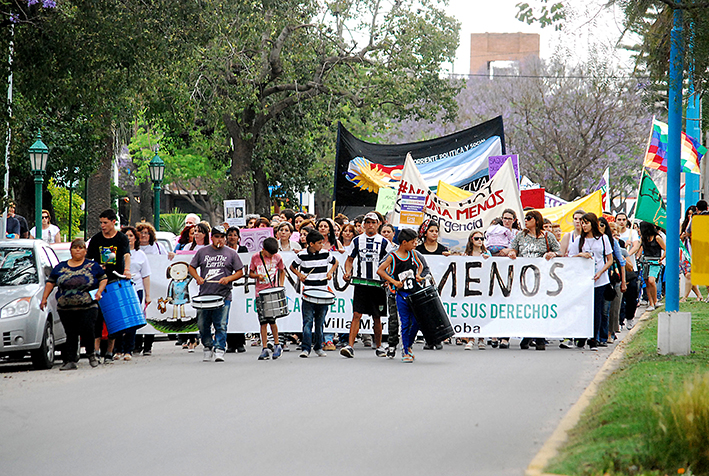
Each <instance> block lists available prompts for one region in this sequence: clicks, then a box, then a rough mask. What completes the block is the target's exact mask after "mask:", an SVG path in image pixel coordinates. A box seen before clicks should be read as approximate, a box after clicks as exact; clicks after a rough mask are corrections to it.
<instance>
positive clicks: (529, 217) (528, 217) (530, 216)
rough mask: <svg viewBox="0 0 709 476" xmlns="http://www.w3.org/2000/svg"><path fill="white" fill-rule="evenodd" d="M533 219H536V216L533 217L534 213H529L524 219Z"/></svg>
mask: <svg viewBox="0 0 709 476" xmlns="http://www.w3.org/2000/svg"><path fill="white" fill-rule="evenodd" d="M532 219H534V217H533V216H532V215H527V216H526V217H524V220H525V221H529V220H532Z"/></svg>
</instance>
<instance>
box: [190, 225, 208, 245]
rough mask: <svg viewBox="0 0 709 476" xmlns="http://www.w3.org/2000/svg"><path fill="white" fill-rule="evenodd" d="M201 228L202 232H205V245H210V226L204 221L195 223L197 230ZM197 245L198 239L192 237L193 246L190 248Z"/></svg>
mask: <svg viewBox="0 0 709 476" xmlns="http://www.w3.org/2000/svg"><path fill="white" fill-rule="evenodd" d="M197 230H199V231H200V232H202V233H204V243H202V244H203V245H208V244H209V232H210V231H211V230H210V229H209V227H208V226H207V225H206V224H204V223H202V222H199V223H197V224H196V225H195V231H197ZM195 246H197V241H196V240H195V239H194V236H193V237H192V246H190V249H191V250H193V249H195Z"/></svg>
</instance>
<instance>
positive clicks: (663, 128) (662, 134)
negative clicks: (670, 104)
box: [643, 118, 707, 174]
mask: <svg viewBox="0 0 709 476" xmlns="http://www.w3.org/2000/svg"><path fill="white" fill-rule="evenodd" d="M668 131H669V126H668V125H667V124H665V123H664V122H660V121H658V120H657V119H654V118H653V120H652V132H651V133H650V141H649V142H648V146H647V152H646V153H645V161H644V162H643V167H647V168H648V169H656V170H660V171H662V172H667V147H668V140H667V135H668ZM706 152H707V148H706V147H704V146H703V145H701V144H700V143H699V141H698V140H697V139H695V138H694V137H691V136H688V135H687V134H685V133H684V132H682V152H681V155H680V162H681V164H682V172H684V173H687V174H698V173H699V162H700V161H701V160H702V157H703V156H704V154H706Z"/></svg>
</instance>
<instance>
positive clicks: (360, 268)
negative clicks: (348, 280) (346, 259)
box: [350, 234, 394, 281]
mask: <svg viewBox="0 0 709 476" xmlns="http://www.w3.org/2000/svg"><path fill="white" fill-rule="evenodd" d="M393 249H394V248H393V246H392V244H391V242H390V241H389V240H387V239H386V238H384V237H383V236H382V235H380V234H376V235H374V236H367V235H365V234H362V235H358V236H356V237H355V238H354V240H352V251H351V252H350V257H351V258H353V259H354V268H353V269H352V276H354V277H356V278H363V279H372V280H375V281H381V280H382V278H380V277H379V275H378V274H377V269H378V268H379V263H381V262H382V261H383V260H384V258H385V257H386V255H387V253H389V252H390V251H392V250H393Z"/></svg>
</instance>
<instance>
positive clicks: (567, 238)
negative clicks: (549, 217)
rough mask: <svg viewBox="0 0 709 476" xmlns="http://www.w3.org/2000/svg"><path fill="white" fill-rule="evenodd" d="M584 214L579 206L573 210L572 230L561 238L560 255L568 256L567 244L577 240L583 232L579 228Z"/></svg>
mask: <svg viewBox="0 0 709 476" xmlns="http://www.w3.org/2000/svg"><path fill="white" fill-rule="evenodd" d="M585 214H586V212H585V211H584V210H583V209H581V208H579V209H578V210H576V211H575V212H574V214H573V220H574V230H573V231H572V232H571V233H566V234H565V235H564V236H563V238H561V242H560V245H561V256H569V245H570V244H571V243H573V242H574V241H576V240H578V239H579V237H580V236H581V235H582V234H583V229H582V228H581V217H582V216H584V215H585Z"/></svg>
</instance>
